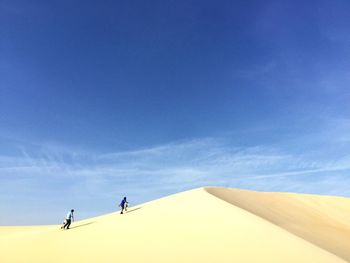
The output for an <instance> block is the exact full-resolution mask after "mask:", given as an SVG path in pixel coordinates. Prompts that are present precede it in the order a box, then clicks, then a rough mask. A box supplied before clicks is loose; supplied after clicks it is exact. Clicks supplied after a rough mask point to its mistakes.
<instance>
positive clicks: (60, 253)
mask: <svg viewBox="0 0 350 263" xmlns="http://www.w3.org/2000/svg"><path fill="white" fill-rule="evenodd" d="M214 195H215V196H214ZM266 196H268V195H267V194H266V193H256V192H251V191H243V190H234V189H225V188H200V189H195V190H192V191H187V192H183V193H179V194H175V195H172V196H168V197H165V198H162V199H158V200H155V201H152V202H149V203H145V204H142V205H140V206H137V207H132V208H130V212H128V213H127V214H124V215H120V214H119V213H112V214H108V215H104V216H100V217H95V218H91V219H87V220H82V221H79V222H76V223H73V224H72V227H71V229H70V230H67V231H62V230H60V229H59V226H58V225H55V226H36V227H0V248H1V253H0V262H1V263H12V262H16V263H20V262H21V263H22V262H23V263H29V262H38V263H51V262H52V263H55V262H60V263H61V262H68V263H69V262H74V263H77V262H88V263H89V262H155V263H158V262H159V263H160V262H230V263H232V262H239V263H245V262H257V263H259V262H269V263H271V262H276V263H277V262H278V263H281V262H287V263H288V262H293V263H295V262H298V263H299V262H308V263H309V262H316V263H318V262H320V263H321V262H322V263H326V262H327V263H331V262H332V263H337V262H347V261H346V260H347V259H348V258H347V256H348V255H347V253H346V248H349V245H348V244H349V242H347V243H348V244H346V245H343V244H340V245H339V244H337V243H338V241H340V240H342V238H344V240H345V241H347V240H348V234H347V233H349V232H346V231H349V228H348V227H349V224H348V223H347V222H349V220H348V221H347V219H348V218H349V216H350V215H349V214H350V213H349V209H348V207H347V204H349V199H341V198H339V199H338V198H331V197H330V198H329V199H327V198H325V199H324V198H323V197H318V196H304V195H292V194H277V193H276V194H273V198H272V200H273V204H274V205H271V202H270V201H269V200H270V199H271V198H270V197H266ZM285 196H288V198H287V199H288V200H287V201H288V202H287V201H286V200H285ZM217 197H219V198H217ZM269 198H270V199H269ZM264 199H266V200H265V201H264ZM323 200H324V201H323ZM327 200H328V201H327ZM338 200H339V201H338ZM280 202H282V203H281V204H280V205H279V203H280ZM258 208H259V209H258ZM304 209H306V211H305V210H304ZM327 209H329V210H327ZM265 210H266V211H265ZM292 210H295V212H294V213H292V212H291V211H292ZM308 211H312V212H310V213H311V214H312V215H315V218H314V221H307V220H305V219H304V215H299V213H301V214H303V213H308ZM77 212H78V211H77ZM323 214H329V216H328V217H327V218H326V219H327V220H324V221H323V216H322V215H323ZM317 218H320V220H319V221H318V219H317ZM321 219H322V220H321ZM304 222H307V223H305V224H304ZM324 222H325V223H324ZM308 223H310V224H315V223H316V224H317V227H310V225H308ZM323 224H326V226H327V227H328V226H332V227H333V228H332V229H333V230H334V229H338V230H339V232H343V231H345V234H344V235H343V236H342V235H341V234H337V231H335V230H334V232H333V231H332V229H329V230H327V231H323V227H322V226H323ZM286 225H287V226H288V225H297V227H296V228H297V229H299V230H303V231H304V232H305V233H308V235H302V234H300V233H296V232H295V231H294V232H293V231H292V230H291V229H290V228H288V227H286ZM336 226H338V227H339V228H336ZM327 227H325V228H327ZM287 230H288V231H287ZM303 231H301V232H303ZM304 232H303V233H304ZM296 234H297V235H296ZM324 234H329V235H330V236H331V237H332V238H334V242H333V241H332V240H333V239H332V240H326V241H327V242H326V243H327V244H328V246H326V245H324V243H325V242H323V241H322V240H323V239H322V237H323V235H324ZM311 237H312V238H311ZM318 238H320V242H321V241H322V242H321V243H322V244H320V242H318V243H317V242H316V241H319V240H318ZM314 239H317V240H316V241H315V240H314ZM348 250H349V249H348Z"/></svg>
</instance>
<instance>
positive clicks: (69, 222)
mask: <svg viewBox="0 0 350 263" xmlns="http://www.w3.org/2000/svg"><path fill="white" fill-rule="evenodd" d="M71 223H72V220H70V219H69V220H68V225H67V229H69V227H70V224H71Z"/></svg>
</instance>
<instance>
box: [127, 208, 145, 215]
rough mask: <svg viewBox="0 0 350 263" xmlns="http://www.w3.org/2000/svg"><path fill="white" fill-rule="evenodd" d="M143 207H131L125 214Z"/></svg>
mask: <svg viewBox="0 0 350 263" xmlns="http://www.w3.org/2000/svg"><path fill="white" fill-rule="evenodd" d="M141 208H142V206H140V207H137V208H134V209H130V210H128V211H127V212H126V213H125V214H129V213H131V212H134V211H136V210H139V209H141Z"/></svg>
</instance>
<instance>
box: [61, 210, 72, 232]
mask: <svg viewBox="0 0 350 263" xmlns="http://www.w3.org/2000/svg"><path fill="white" fill-rule="evenodd" d="M73 213H74V209H72V210H70V212H68V214H67V216H66V221H65V222H64V225H63V226H61V228H62V229H69V226H70V224H71V223H72V220H73V222H74V215H73Z"/></svg>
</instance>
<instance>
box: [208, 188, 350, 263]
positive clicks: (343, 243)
mask: <svg viewBox="0 0 350 263" xmlns="http://www.w3.org/2000/svg"><path fill="white" fill-rule="evenodd" d="M206 190H207V191H208V192H209V193H211V194H213V195H215V196H217V197H219V198H221V199H223V200H225V201H227V202H229V203H231V204H233V205H235V206H238V207H240V208H243V209H245V210H247V211H249V212H251V213H253V214H255V215H257V216H260V217H262V218H264V219H266V220H268V221H270V222H272V223H274V224H276V225H278V226H280V227H282V228H284V229H286V230H288V231H289V232H291V233H293V234H295V235H298V236H299V237H302V238H304V239H306V240H308V241H310V242H312V243H314V244H316V245H317V246H319V247H321V248H323V249H326V250H328V251H330V252H332V253H334V254H336V255H338V256H340V257H342V258H343V259H345V260H347V261H348V262H350V198H343V197H334V196H318V195H303V194H293V193H263V192H254V191H246V190H240V189H230V188H221V187H207V188H206Z"/></svg>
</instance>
